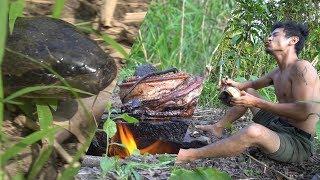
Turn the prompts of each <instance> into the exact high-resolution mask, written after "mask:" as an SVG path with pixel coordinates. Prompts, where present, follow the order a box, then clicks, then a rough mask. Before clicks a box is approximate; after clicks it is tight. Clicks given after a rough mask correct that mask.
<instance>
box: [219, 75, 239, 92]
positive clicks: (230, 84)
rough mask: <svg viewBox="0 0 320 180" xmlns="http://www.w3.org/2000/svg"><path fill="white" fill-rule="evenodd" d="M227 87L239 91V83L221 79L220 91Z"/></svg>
mask: <svg viewBox="0 0 320 180" xmlns="http://www.w3.org/2000/svg"><path fill="white" fill-rule="evenodd" d="M227 86H232V87H235V88H237V89H241V83H239V82H236V81H234V80H232V79H230V78H228V77H226V78H223V79H221V82H220V85H219V88H220V90H222V89H224V88H225V87H227Z"/></svg>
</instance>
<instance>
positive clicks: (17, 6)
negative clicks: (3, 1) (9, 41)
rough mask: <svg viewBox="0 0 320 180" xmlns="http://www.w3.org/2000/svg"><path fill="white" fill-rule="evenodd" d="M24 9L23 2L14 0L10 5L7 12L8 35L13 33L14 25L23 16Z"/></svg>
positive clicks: (22, 0)
mask: <svg viewBox="0 0 320 180" xmlns="http://www.w3.org/2000/svg"><path fill="white" fill-rule="evenodd" d="M24 7H25V1H24V0H16V1H12V2H11V3H10V10H9V29H10V34H11V33H12V32H13V28H14V23H15V21H16V19H17V18H18V17H20V16H22V15H23V9H24Z"/></svg>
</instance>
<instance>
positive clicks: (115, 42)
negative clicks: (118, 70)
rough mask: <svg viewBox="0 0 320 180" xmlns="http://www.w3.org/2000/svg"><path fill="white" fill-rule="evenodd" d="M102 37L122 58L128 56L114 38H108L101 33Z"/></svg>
mask: <svg viewBox="0 0 320 180" xmlns="http://www.w3.org/2000/svg"><path fill="white" fill-rule="evenodd" d="M102 39H103V40H104V41H105V42H106V43H108V44H110V45H111V47H112V48H114V49H115V50H116V51H118V52H119V53H120V54H122V55H123V56H124V58H127V57H128V53H127V52H126V51H125V50H124V49H123V47H122V46H121V45H120V44H119V43H118V42H117V41H115V40H114V39H112V38H110V37H109V36H108V35H107V34H102Z"/></svg>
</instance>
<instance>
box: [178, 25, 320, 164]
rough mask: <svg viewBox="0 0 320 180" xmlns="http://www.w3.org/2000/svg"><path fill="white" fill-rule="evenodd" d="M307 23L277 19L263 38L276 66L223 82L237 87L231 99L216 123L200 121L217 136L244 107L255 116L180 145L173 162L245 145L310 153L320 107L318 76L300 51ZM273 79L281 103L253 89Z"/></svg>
mask: <svg viewBox="0 0 320 180" xmlns="http://www.w3.org/2000/svg"><path fill="white" fill-rule="evenodd" d="M307 36H308V30H307V27H306V26H304V25H302V24H297V23H294V22H284V23H277V24H275V25H274V26H273V28H272V33H271V34H270V36H269V37H268V39H267V40H266V42H265V47H266V52H267V53H269V54H271V55H272V56H273V57H274V58H275V59H276V61H277V64H278V68H276V69H274V70H273V71H272V72H270V73H269V74H267V75H265V76H263V77H261V78H259V79H258V80H255V81H248V82H244V83H238V82H235V81H233V80H230V79H229V80H226V81H223V82H222V83H223V84H224V85H228V86H234V87H236V88H238V89H240V90H242V91H241V96H240V97H239V98H233V99H232V104H233V105H234V106H233V107H232V108H231V109H230V110H229V111H228V112H227V113H226V115H225V116H224V117H223V118H222V119H221V120H220V121H219V122H217V123H216V124H213V125H207V126H198V128H200V129H203V130H206V131H211V132H212V133H214V134H215V135H216V136H218V137H220V136H221V134H222V131H223V129H224V127H225V126H226V125H227V124H229V123H232V122H233V121H235V120H236V119H238V118H240V117H241V116H242V115H243V114H244V113H245V112H246V111H247V109H248V108H250V110H251V111H252V113H253V115H254V117H253V121H254V123H252V124H251V125H249V126H248V127H247V128H244V129H241V130H240V131H239V132H238V133H237V134H235V135H233V136H230V137H228V138H226V139H222V140H219V141H217V142H215V143H213V144H210V145H207V146H205V147H202V148H198V149H188V150H185V149H181V150H180V152H179V154H178V157H177V162H182V161H191V160H195V159H199V158H205V157H227V156H235V155H239V154H241V153H242V152H244V151H245V150H246V149H247V148H248V147H258V148H259V149H260V150H262V151H263V152H264V153H265V154H266V155H267V156H268V157H269V158H271V159H274V160H277V161H281V162H300V161H304V160H306V159H308V157H309V156H310V155H311V154H312V149H313V147H312V146H313V143H312V140H313V136H314V135H315V126H316V123H317V121H318V117H317V115H316V113H317V112H319V111H320V108H319V106H318V105H317V103H314V102H312V101H315V100H318V101H319V99H320V92H319V90H320V89H319V88H320V82H319V77H318V75H317V71H316V69H315V68H314V67H313V66H312V65H311V64H310V63H309V62H308V61H305V60H299V59H298V54H299V52H300V51H301V50H302V48H303V45H304V41H305V40H306V39H307ZM270 85H273V86H274V88H275V93H276V96H277V99H278V101H279V103H272V102H268V101H266V100H264V99H262V98H260V97H259V95H258V94H257V93H256V92H255V90H258V89H260V88H263V87H267V86H270Z"/></svg>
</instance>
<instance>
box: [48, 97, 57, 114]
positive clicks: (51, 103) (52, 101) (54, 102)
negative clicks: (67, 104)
mask: <svg viewBox="0 0 320 180" xmlns="http://www.w3.org/2000/svg"><path fill="white" fill-rule="evenodd" d="M46 101H47V102H48V105H49V106H50V107H51V108H52V109H53V110H54V111H56V110H57V108H58V100H57V99H53V98H52V99H46Z"/></svg>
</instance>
